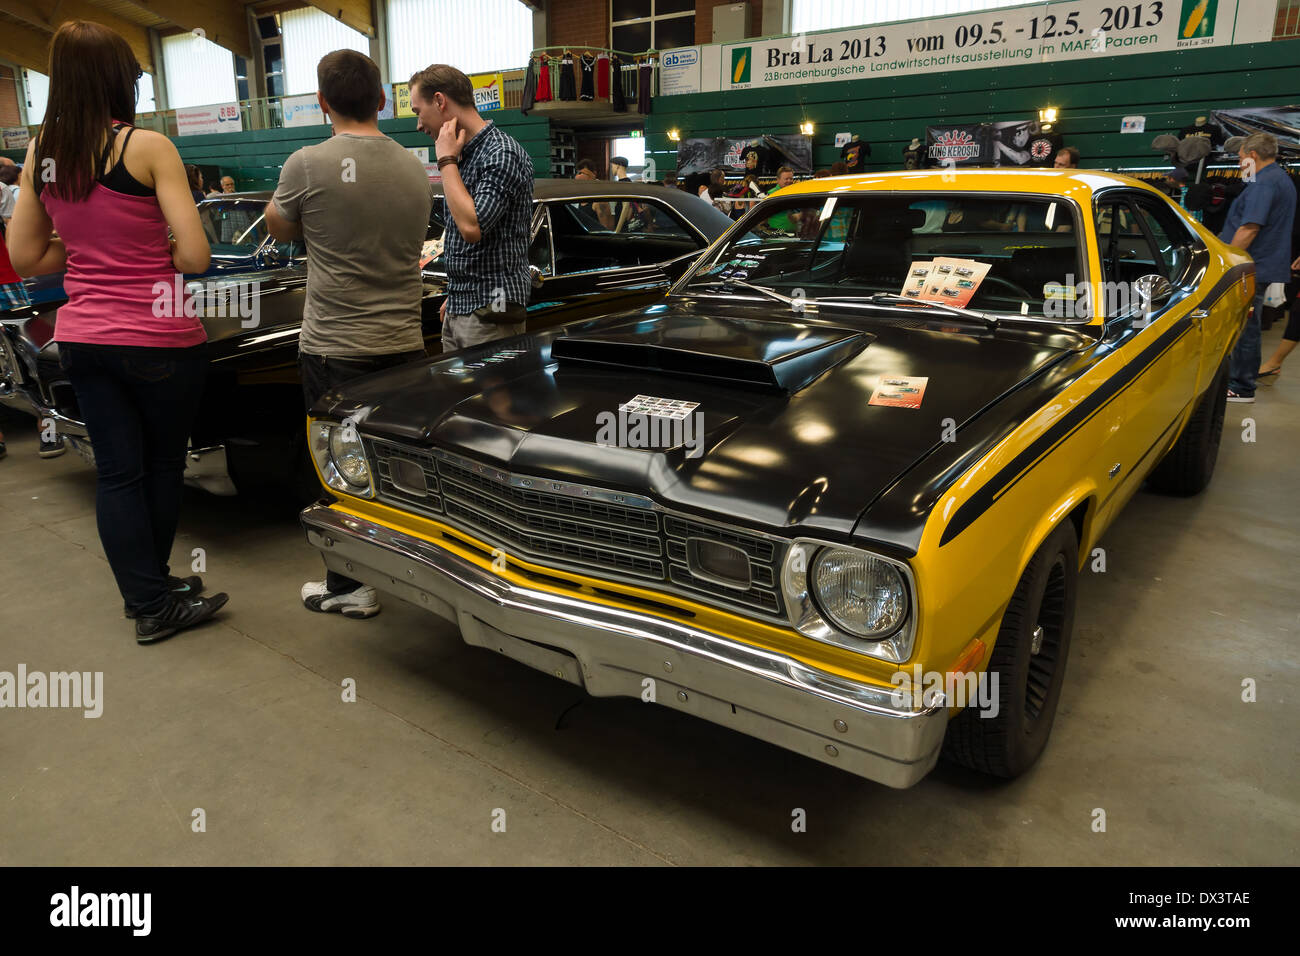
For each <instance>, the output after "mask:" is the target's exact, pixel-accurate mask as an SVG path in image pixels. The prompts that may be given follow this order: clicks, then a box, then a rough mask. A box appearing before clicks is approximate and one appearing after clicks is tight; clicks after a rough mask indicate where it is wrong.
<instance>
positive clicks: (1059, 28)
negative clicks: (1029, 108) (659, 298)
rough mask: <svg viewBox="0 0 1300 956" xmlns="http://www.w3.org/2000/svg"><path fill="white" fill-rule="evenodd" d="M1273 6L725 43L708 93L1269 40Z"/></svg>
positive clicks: (1014, 11)
mask: <svg viewBox="0 0 1300 956" xmlns="http://www.w3.org/2000/svg"><path fill="white" fill-rule="evenodd" d="M1275 6H1276V5H1275V4H1272V3H1270V2H1269V0H1164V2H1159V3H1157V2H1144V3H1129V4H1120V3H1116V2H1114V0H1056V2H1049V3H1037V4H1026V5H1024V6H1017V7H1010V8H1006V7H1002V8H997V9H986V10H981V11H978V12H973V13H963V14H954V15H951V16H945V17H933V18H928V19H923V20H922V19H916V20H907V21H899V22H894V23H877V24H871V25H868V26H862V27H855V28H853V29H847V30H832V31H827V32H824V33H809V34H798V35H795V36H785V37H774V38H771V39H761V40H760V39H751V40H743V41H740V42H737V43H727V44H722V45H721V50H720V58H719V62H718V69H717V71H716V72H714V71H710V72H709V75H708V76H707V77H705V78H704V84H703V90H702V91H703V92H713V91H724V92H725V91H728V90H742V89H756V88H768V87H776V86H794V85H808V84H821V83H835V82H840V81H843V80H860V79H867V78H872V77H897V76H917V75H933V76H936V77H939V76H944V75H946V74H949V73H952V72H953V71H956V70H974V69H988V68H993V67H1001V66H1019V65H1022V64H1028V63H1063V62H1086V61H1089V60H1095V59H1100V58H1106V57H1112V56H1125V55H1130V54H1136V53H1160V52H1169V51H1175V50H1182V49H1188V48H1192V47H1204V46H1227V45H1230V44H1242V43H1259V42H1265V41H1268V40H1270V39H1272V31H1271V25H1272V22H1273V17H1274V12H1275Z"/></svg>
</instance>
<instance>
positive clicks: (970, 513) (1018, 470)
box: [939, 265, 1254, 547]
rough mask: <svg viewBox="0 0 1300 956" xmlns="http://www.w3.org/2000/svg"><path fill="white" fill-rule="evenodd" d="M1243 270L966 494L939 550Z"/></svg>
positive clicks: (1165, 347)
mask: <svg viewBox="0 0 1300 956" xmlns="http://www.w3.org/2000/svg"><path fill="white" fill-rule="evenodd" d="M1247 271H1248V272H1253V271H1254V267H1253V265H1251V266H1237V267H1235V268H1233V269H1230V270H1229V271H1228V272H1227V273H1225V274H1224V276H1223V278H1221V279H1220V280H1219V281H1218V282H1217V283H1215V285H1214V288H1213V289H1211V290H1210V292H1209V293H1208V294H1207V295H1206V296H1205V298H1204V299H1202V300H1201V304H1197V305H1193V306H1192V307H1190V308H1189V309H1188V310H1187V314H1185V315H1184V316H1183V318H1181V319H1179V320H1178V321H1177V322H1175V323H1174V324H1173V325H1172V326H1171V327H1170V328H1169V329H1168V330H1166V331H1165V332H1164V334H1163V335H1161V336H1160V338H1158V339H1156V340H1155V341H1154V342H1152V343H1151V344H1150V345H1148V346H1147V347H1146V348H1145V349H1143V350H1142V351H1141V352H1139V353H1138V354H1137V355H1136V356H1134V358H1133V359H1132V360H1131V361H1130V362H1129V363H1128V364H1126V365H1125V366H1124V367H1123V368H1121V369H1119V370H1118V371H1117V372H1116V373H1115V374H1114V375H1112V376H1111V377H1110V378H1109V379H1107V380H1106V381H1105V382H1104V383H1102V385H1101V386H1100V387H1099V388H1098V389H1097V390H1096V391H1094V392H1093V393H1092V394H1090V395H1089V396H1088V397H1087V398H1085V399H1084V400H1083V401H1082V402H1080V403H1079V404H1078V405H1076V406H1075V407H1074V408H1073V409H1071V410H1070V411H1069V412H1068V413H1066V414H1065V415H1064V416H1063V417H1062V418H1061V420H1060V421H1058V422H1057V423H1056V424H1055V425H1053V426H1052V427H1051V428H1049V429H1048V430H1047V431H1045V432H1044V433H1043V434H1042V435H1040V436H1039V437H1038V438H1036V439H1035V440H1034V441H1033V442H1031V443H1030V445H1029V446H1028V447H1027V448H1025V450H1024V451H1022V452H1021V453H1020V454H1018V455H1017V456H1016V457H1015V458H1014V459H1012V460H1011V461H1010V462H1009V463H1008V464H1007V465H1006V466H1005V467H1003V468H1002V470H1001V471H999V472H998V473H997V474H996V475H994V476H993V478H992V479H990V480H989V481H988V482H987V483H986V484H984V486H983V487H981V488H980V489H979V490H978V491H977V492H975V494H973V495H971V497H970V498H969V499H967V501H966V502H965V504H963V505H962V506H961V507H960V508H958V509H957V513H956V514H954V515H953V516H952V520H951V521H950V522H949V523H948V526H947V527H946V528H944V529H943V534H942V535H941V536H940V538H939V547H943V546H944V545H945V544H947V543H948V542H949V541H951V540H952V539H953V538H955V537H957V536H958V535H959V534H961V533H962V532H963V531H965V530H966V529H967V528H969V527H970V526H971V525H972V524H974V523H975V521H976V520H977V519H978V518H979V517H980V516H981V515H982V514H984V512H985V511H987V510H988V509H989V508H991V507H992V506H993V505H994V504H995V503H996V502H997V500H998V499H999V498H1001V497H1002V496H1003V495H1005V494H1006V493H1007V492H1008V491H1010V490H1011V489H1012V488H1014V487H1015V485H1016V483H1017V482H1019V481H1020V479H1021V478H1023V477H1024V476H1025V475H1027V474H1028V473H1029V472H1030V471H1031V470H1032V469H1033V468H1034V467H1036V466H1037V465H1038V464H1039V462H1041V461H1042V460H1043V459H1044V458H1046V457H1047V456H1048V455H1049V454H1050V453H1051V452H1052V451H1054V450H1055V449H1056V448H1057V447H1058V446H1059V445H1060V444H1061V443H1063V442H1064V441H1065V440H1066V439H1067V438H1069V437H1070V436H1071V435H1073V434H1074V433H1075V432H1076V431H1078V430H1079V429H1080V428H1082V427H1083V426H1084V425H1086V424H1087V423H1088V421H1089V420H1091V419H1092V418H1093V416H1095V415H1097V414H1098V413H1100V412H1101V411H1102V409H1104V408H1105V407H1106V406H1107V405H1109V404H1110V403H1111V402H1112V401H1113V400H1114V399H1116V398H1118V397H1119V396H1120V395H1121V394H1123V392H1124V390H1125V389H1127V388H1128V387H1129V386H1130V385H1132V384H1133V383H1134V382H1135V381H1137V379H1138V378H1139V377H1140V376H1141V375H1142V374H1144V373H1145V372H1146V371H1147V369H1148V368H1150V367H1151V366H1152V365H1153V364H1154V363H1155V362H1156V361H1157V360H1158V359H1159V358H1160V357H1161V356H1162V355H1164V354H1165V352H1167V351H1169V349H1171V348H1172V347H1173V346H1174V344H1175V343H1176V342H1178V340H1179V339H1181V338H1182V337H1183V336H1184V335H1186V334H1187V332H1188V331H1189V330H1190V329H1191V327H1192V319H1191V313H1192V311H1194V310H1195V309H1198V308H1208V307H1210V306H1207V305H1205V304H1204V303H1213V302H1215V301H1217V300H1218V298H1219V297H1220V296H1221V295H1223V294H1224V293H1225V292H1226V291H1227V290H1228V288H1229V287H1230V286H1231V285H1232V283H1234V282H1236V281H1237V280H1238V279H1239V278H1240V276H1241V274H1242V272H1247Z"/></svg>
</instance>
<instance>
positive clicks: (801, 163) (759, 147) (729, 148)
mask: <svg viewBox="0 0 1300 956" xmlns="http://www.w3.org/2000/svg"><path fill="white" fill-rule="evenodd" d="M719 166H721V167H722V168H723V169H725V170H726V171H727V175H729V176H744V175H745V174H747V173H749V174H752V175H755V176H764V177H769V176H775V175H776V171H777V170H778V169H780V168H781V167H782V166H789V167H790V168H791V169H793V170H794V173H795V175H796V176H807V175H810V174H811V173H812V171H813V165H812V141H811V140H810V139H809V138H808V137H807V136H802V135H800V134H798V133H794V134H791V135H783V136H771V135H767V134H764V135H762V136H747V137H725V136H719V137H717V138H714V139H684V140H682V141H681V143H679V144H678V146H677V173H678V175H679V176H690V175H693V174H695V173H707V172H709V171H710V170H712V169H715V168H717V167H719Z"/></svg>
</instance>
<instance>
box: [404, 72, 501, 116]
mask: <svg viewBox="0 0 1300 956" xmlns="http://www.w3.org/2000/svg"><path fill="white" fill-rule="evenodd" d="M469 81H470V83H471V84H472V85H473V87H474V105H475V106H477V107H478V111H479V112H480V113H490V112H492V111H493V110H499V109H501V88H502V86H503V85H504V83H505V81H504V80H503V79H502V78H501V74H500V73H482V74H479V75H478V76H471V77H470V78H469ZM408 105H409V104H408ZM412 115H414V114H412Z"/></svg>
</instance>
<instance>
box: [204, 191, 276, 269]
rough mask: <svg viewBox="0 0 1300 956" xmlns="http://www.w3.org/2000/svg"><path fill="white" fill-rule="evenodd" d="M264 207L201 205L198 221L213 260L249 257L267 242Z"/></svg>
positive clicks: (241, 203) (227, 203) (258, 204)
mask: <svg viewBox="0 0 1300 956" xmlns="http://www.w3.org/2000/svg"><path fill="white" fill-rule="evenodd" d="M265 205H266V204H265V203H261V202H248V201H247V200H242V201H239V200H220V199H216V200H210V201H208V202H202V203H200V204H199V221H200V222H201V223H202V224H203V231H204V233H206V234H207V237H208V243H209V245H211V246H212V254H213V255H214V256H250V255H252V254H253V253H254V252H256V251H257V249H258V248H259V247H260V246H261V245H262V243H263V242H265V241H266V236H267V231H266V224H265V222H264V221H263V214H262V211H263V207H265Z"/></svg>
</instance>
